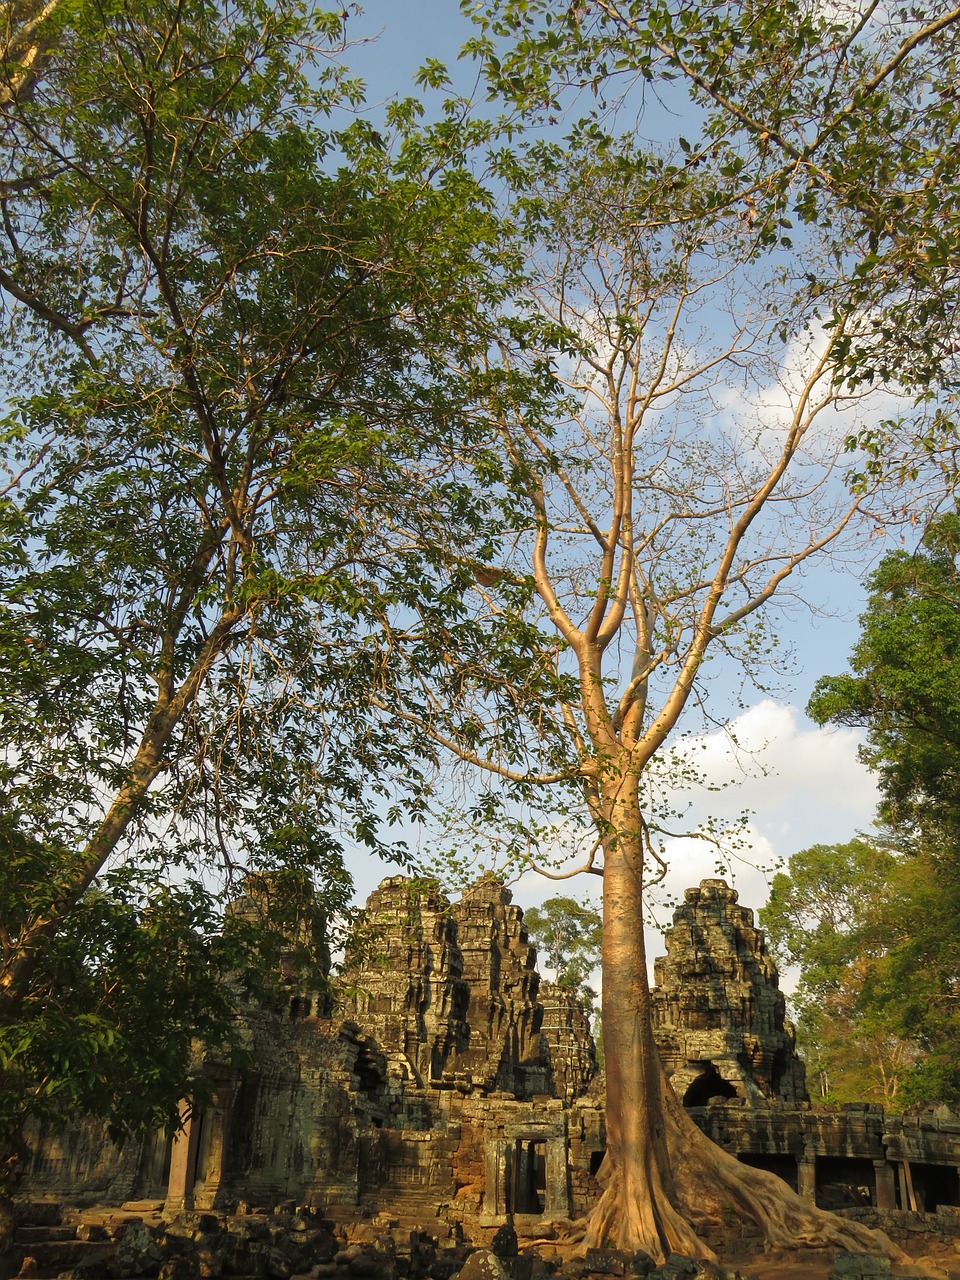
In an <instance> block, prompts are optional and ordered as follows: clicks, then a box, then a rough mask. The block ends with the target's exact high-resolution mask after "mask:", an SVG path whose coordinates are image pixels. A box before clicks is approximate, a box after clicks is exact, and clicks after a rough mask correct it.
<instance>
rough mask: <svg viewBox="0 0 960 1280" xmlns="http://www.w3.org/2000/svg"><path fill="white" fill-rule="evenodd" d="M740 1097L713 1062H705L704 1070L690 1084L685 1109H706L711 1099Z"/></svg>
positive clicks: (684, 1098)
mask: <svg viewBox="0 0 960 1280" xmlns="http://www.w3.org/2000/svg"><path fill="white" fill-rule="evenodd" d="M736 1097H739V1094H738V1093H737V1091H736V1089H735V1088H734V1087H733V1085H732V1084H731V1083H730V1081H729V1080H724V1078H723V1076H722V1075H721V1074H720V1072H719V1071H718V1070H717V1068H716V1067H715V1066H714V1065H713V1063H712V1062H705V1063H704V1064H703V1070H702V1071H701V1073H700V1074H699V1075H698V1076H697V1078H696V1079H695V1080H694V1081H693V1082H692V1083H691V1084H690V1086H689V1088H688V1089H687V1091H686V1093H685V1094H684V1095H683V1105H684V1106H685V1107H705V1106H706V1105H707V1103H708V1102H709V1101H710V1099H711V1098H736Z"/></svg>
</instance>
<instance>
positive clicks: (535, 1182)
mask: <svg viewBox="0 0 960 1280" xmlns="http://www.w3.org/2000/svg"><path fill="white" fill-rule="evenodd" d="M510 1155H511V1159H510V1160H509V1161H508V1162H507V1174H508V1179H507V1197H506V1199H507V1213H519V1214H531V1215H537V1214H542V1213H543V1210H544V1203H545V1198H546V1193H547V1144H546V1141H542V1140H536V1139H533V1140H531V1139H527V1138H517V1140H516V1141H515V1143H514V1145H513V1150H512V1152H511V1153H510Z"/></svg>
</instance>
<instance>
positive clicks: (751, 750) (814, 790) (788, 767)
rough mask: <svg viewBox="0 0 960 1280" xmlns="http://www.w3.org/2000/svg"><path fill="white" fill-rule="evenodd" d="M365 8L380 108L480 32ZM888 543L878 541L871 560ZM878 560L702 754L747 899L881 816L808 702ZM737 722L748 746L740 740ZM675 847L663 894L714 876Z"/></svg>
mask: <svg viewBox="0 0 960 1280" xmlns="http://www.w3.org/2000/svg"><path fill="white" fill-rule="evenodd" d="M364 10H365V12H364V13H363V14H362V15H361V16H357V17H355V18H351V19H350V23H349V30H350V33H351V36H352V38H354V39H357V40H360V41H363V42H364V43H361V44H359V45H358V46H357V47H356V48H355V49H354V50H353V51H352V52H351V55H350V58H351V61H352V62H353V63H354V65H355V67H356V69H357V71H358V73H359V74H360V75H361V76H362V77H363V79H364V80H365V81H366V83H367V92H368V98H369V100H370V102H371V103H372V104H375V106H379V105H380V104H382V103H383V102H385V101H388V100H389V98H390V97H391V96H393V95H396V94H400V95H403V94H406V93H411V92H415V91H416V90H415V89H414V87H413V83H412V76H413V73H414V71H415V69H416V67H417V66H418V65H419V64H420V63H421V61H422V60H423V59H424V58H425V57H428V56H429V57H435V58H438V59H440V60H441V61H444V62H446V63H447V65H448V66H449V67H450V68H451V70H454V68H455V66H456V54H457V51H458V49H459V47H460V44H461V42H462V40H463V39H464V38H465V37H466V36H467V35H468V34H469V33H470V30H471V27H470V23H469V22H468V21H467V20H466V19H465V18H464V17H463V15H462V14H461V13H460V12H459V5H458V3H457V0H368V3H366V4H365V5H364ZM454 74H455V77H456V82H457V84H458V85H460V86H464V85H469V83H470V74H469V71H468V69H467V65H466V64H463V63H461V64H459V68H458V69H456V70H455V71H454ZM879 551H880V548H879V547H878V548H876V549H875V551H874V554H873V560H874V562H875V560H876V557H877V555H878V554H879ZM869 563H870V562H869V560H864V561H863V567H862V568H861V571H860V573H859V574H857V573H851V572H849V571H848V570H846V571H845V570H843V569H831V568H830V567H829V566H822V567H820V568H818V569H816V570H815V571H813V572H812V573H811V575H810V578H809V581H808V583H807V586H806V588H805V593H806V594H808V595H809V596H810V597H811V598H812V599H814V600H815V601H816V606H817V608H816V612H815V613H811V612H809V611H807V610H804V609H799V608H798V609H797V610H795V611H794V612H792V614H791V615H790V616H789V618H788V620H787V621H786V623H785V625H784V627H783V629H782V633H781V634H782V640H783V641H784V643H785V644H786V645H787V646H788V647H790V648H791V649H792V651H793V662H792V671H791V673H790V675H789V676H788V677H786V678H784V679H783V680H782V681H780V682H779V683H777V684H775V686H774V687H773V689H772V690H768V691H767V692H766V694H761V693H756V694H754V695H749V694H748V696H747V698H746V703H747V705H746V707H745V708H744V709H742V710H739V711H735V712H734V713H733V719H732V721H731V723H730V725H729V730H730V732H728V731H726V730H717V731H716V732H715V733H713V734H711V735H709V736H708V737H707V738H706V739H705V743H704V749H703V750H702V751H701V752H700V762H701V763H702V764H704V766H705V768H706V772H707V776H708V780H709V781H711V782H713V783H728V784H730V785H726V786H724V787H723V788H722V789H721V790H706V789H704V790H702V791H699V792H696V793H692V794H691V795H690V797H688V800H689V804H690V815H689V816H690V819H691V826H692V825H695V823H696V821H698V820H700V819H702V818H705V817H707V816H708V815H712V816H713V817H715V818H724V817H732V816H734V815H735V814H738V813H740V812H742V811H743V810H750V811H751V812H752V814H753V816H752V818H751V820H750V825H749V828H748V836H749V840H750V844H751V847H750V848H749V849H747V850H744V851H743V853H742V855H741V857H740V858H739V859H738V860H736V861H733V862H729V863H728V864H727V865H726V867H725V869H724V871H723V874H724V876H725V878H726V879H727V880H728V881H730V882H731V883H733V884H734V885H735V887H736V888H737V889H738V891H739V894H740V902H741V903H742V905H744V906H748V907H753V908H759V907H760V906H762V905H763V903H764V901H765V900H766V897H767V893H768V888H769V879H770V874H771V870H772V869H773V868H774V867H776V866H777V865H778V864H779V863H782V862H783V861H785V860H786V859H787V858H788V857H789V856H790V855H791V854H793V853H795V852H797V851H798V850H800V849H804V848H806V847H808V846H809V845H811V844H814V843H833V842H841V841H846V840H849V839H851V838H852V837H853V836H854V835H856V834H857V833H858V832H861V831H864V830H867V829H869V827H870V825H871V823H872V820H873V815H874V810H875V806H876V802H877V792H876V788H875V786H874V783H873V779H872V777H871V775H870V774H869V773H868V771H867V770H866V769H865V768H864V767H863V765H861V764H860V762H859V760H858V758H857V748H858V745H859V743H860V741H861V739H860V737H859V735H858V734H857V733H856V732H855V731H853V730H849V729H839V730H834V729H819V728H818V727H817V726H815V725H814V724H813V723H812V722H811V721H810V720H808V719H807V717H806V716H805V714H804V710H803V709H804V706H805V705H806V702H807V699H808V697H809V694H810V692H811V690H812V687H813V684H814V682H815V681H816V679H817V678H818V677H819V676H821V675H825V674H837V673H839V672H840V671H842V670H844V669H846V667H847V659H848V655H849V653H850V650H851V648H852V646H853V644H854V643H855V641H856V637H857V631H858V627H857V618H858V615H859V613H860V612H861V611H862V609H863V606H864V590H863V577H864V576H865V575H866V572H867V571H868V569H869ZM731 732H732V734H733V735H734V736H735V737H736V739H737V742H738V744H739V750H735V749H734V748H733V746H732V744H731ZM667 851H668V855H669V862H670V872H669V874H668V876H667V878H666V880H665V882H664V886H663V893H662V895H661V897H662V898H663V899H665V900H669V899H670V898H671V897H672V898H673V899H677V898H680V897H682V894H683V890H684V889H685V888H687V887H689V886H693V885H696V884H697V883H698V882H699V880H700V879H701V878H703V877H707V876H713V875H716V874H717V866H716V852H715V850H714V849H713V848H712V847H711V846H709V845H707V844H706V843H704V842H703V841H698V840H689V839H686V840H684V839H674V840H670V841H668V844H667ZM392 871H393V869H392V868H390V867H384V865H383V864H382V863H377V862H373V861H371V862H370V863H369V864H368V865H366V866H363V867H360V868H358V874H357V890H358V896H359V897H360V898H361V899H362V898H363V897H364V896H365V895H366V894H367V893H369V892H370V891H371V889H373V888H374V887H375V885H376V884H377V883H378V881H379V880H380V879H381V878H382V877H383V876H384V875H388V874H391V872H392ZM513 893H514V900H515V901H516V902H518V903H519V904H520V905H521V906H523V907H529V906H532V905H534V904H537V903H539V902H541V901H542V900H543V899H544V898H545V897H549V896H552V895H553V894H555V893H563V894H567V895H570V896H574V897H577V898H579V899H580V900H587V899H590V900H593V901H598V899H599V893H598V882H597V881H596V878H594V877H589V876H582V877H579V878H577V879H575V880H568V881H564V882H562V883H561V884H554V883H551V882H550V881H545V880H543V879H542V878H540V877H538V876H535V875H533V874H528V875H525V876H523V877H522V878H521V879H520V881H519V882H518V883H516V884H515V885H513ZM669 915H670V910H669V906H668V905H667V906H663V907H661V909H660V911H659V919H660V921H661V922H664V923H665V922H667V921H668V920H669ZM650 947H651V950H652V951H653V953H654V954H658V953H660V952H662V950H663V947H662V943H661V942H660V940H659V939H658V938H654V937H653V936H651V939H650Z"/></svg>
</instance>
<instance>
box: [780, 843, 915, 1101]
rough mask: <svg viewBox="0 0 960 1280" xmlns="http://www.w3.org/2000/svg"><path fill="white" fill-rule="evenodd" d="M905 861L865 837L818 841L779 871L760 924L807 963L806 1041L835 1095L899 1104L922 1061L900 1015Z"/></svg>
mask: <svg viewBox="0 0 960 1280" xmlns="http://www.w3.org/2000/svg"><path fill="white" fill-rule="evenodd" d="M897 870H898V859H897V858H896V857H895V855H894V854H893V853H892V852H891V851H890V850H888V849H885V848H882V847H878V846H877V845H876V844H871V843H869V842H867V841H865V840H851V841H850V842H849V843H847V844H842V845H814V846H813V848H811V849H804V850H802V851H801V852H800V853H795V854H794V855H793V856H792V857H791V858H790V860H789V862H788V863H787V869H786V870H785V871H782V872H778V874H777V875H775V876H774V878H773V882H772V884H771V886H770V898H769V901H768V902H767V905H766V906H765V907H764V908H763V909H762V911H761V912H760V923H761V924H762V925H763V927H764V929H765V930H766V931H767V934H768V936H769V939H770V943H771V946H772V947H773V950H774V952H775V953H776V955H777V956H778V957H779V958H780V960H781V961H782V962H785V963H787V964H793V965H798V966H799V967H800V981H799V984H798V987H797V991H796V994H795V995H794V997H793V1003H794V1006H795V1008H796V1010H797V1013H798V1029H797V1030H798V1037H797V1039H798V1044H799V1045H800V1048H801V1052H803V1053H804V1056H805V1057H806V1059H807V1062H808V1065H809V1066H811V1067H812V1068H813V1069H814V1071H815V1073H816V1076H817V1077H818V1079H819V1080H820V1093H821V1096H822V1097H823V1098H825V1099H826V1100H828V1101H837V1102H855V1101H858V1100H861V1101H862V1100H864V1099H872V1100H875V1101H878V1102H884V1103H886V1104H887V1105H894V1106H896V1105H897V1104H898V1102H899V1095H900V1094H901V1091H902V1086H903V1083H904V1078H905V1076H906V1075H907V1073H909V1071H910V1070H911V1068H913V1066H914V1065H915V1063H916V1060H917V1057H918V1052H917V1046H916V1043H915V1042H914V1041H913V1040H912V1038H910V1037H909V1036H908V1035H905V1033H904V1028H903V1026H902V1023H901V1022H900V1020H899V1019H898V1018H897V1016H896V1014H897V1011H896V1008H895V994H896V993H895V990H894V989H893V988H892V987H891V965H890V951H891V947H893V946H895V945H896V940H897V934H898V933H902V932H904V930H903V929H902V928H901V929H898V928H897V919H898V916H899V915H901V913H902V911H903V909H904V906H905V904H904V903H903V902H902V900H900V899H899V896H898V895H897V894H896V892H895V889H894V882H895V879H896V878H897V877H896V871H897Z"/></svg>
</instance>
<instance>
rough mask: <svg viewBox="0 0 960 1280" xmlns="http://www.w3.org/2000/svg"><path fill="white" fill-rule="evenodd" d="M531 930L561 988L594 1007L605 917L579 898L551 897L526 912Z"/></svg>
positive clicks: (527, 923)
mask: <svg viewBox="0 0 960 1280" xmlns="http://www.w3.org/2000/svg"><path fill="white" fill-rule="evenodd" d="M523 923H524V924H525V925H526V928H527V932H528V933H529V934H530V937H531V938H532V939H533V941H534V943H535V944H536V946H537V950H538V951H540V952H541V953H542V956H543V959H544V960H545V961H546V963H547V965H548V966H549V967H550V968H551V969H552V970H553V971H554V974H555V975H556V983H557V986H558V987H563V988H564V989H565V990H568V991H573V992H575V993H576V995H578V996H579V997H580V998H581V999H582V1000H584V1001H585V1003H586V1004H587V1006H588V1008H589V1009H590V1010H591V1012H592V1010H593V1003H594V1001H595V1000H596V998H597V993H596V992H595V991H594V990H593V988H592V987H590V986H589V985H588V981H587V980H588V979H589V977H590V975H591V973H593V971H594V969H596V968H598V967H599V965H600V948H601V944H602V940H603V919H602V917H601V916H600V913H599V912H598V911H597V910H595V908H593V907H591V906H587V905H586V904H584V903H582V902H577V901H576V899H575V898H566V897H556V898H547V900H546V901H545V902H544V903H543V905H542V906H540V907H530V908H529V909H528V910H527V911H525V912H524V913H523Z"/></svg>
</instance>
